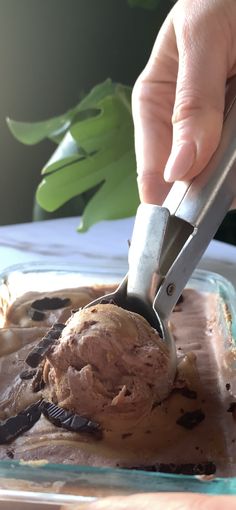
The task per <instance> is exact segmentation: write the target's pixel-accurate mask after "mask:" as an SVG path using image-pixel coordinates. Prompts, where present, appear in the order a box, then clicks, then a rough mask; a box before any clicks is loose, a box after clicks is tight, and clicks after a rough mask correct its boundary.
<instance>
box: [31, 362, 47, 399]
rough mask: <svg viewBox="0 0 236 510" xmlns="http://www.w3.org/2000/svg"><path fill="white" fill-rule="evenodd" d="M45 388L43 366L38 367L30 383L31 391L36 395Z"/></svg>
mask: <svg viewBox="0 0 236 510" xmlns="http://www.w3.org/2000/svg"><path fill="white" fill-rule="evenodd" d="M44 386H45V382H44V380H43V366H40V367H39V368H38V370H37V371H36V374H35V376H34V378H33V381H32V391H33V392H34V393H37V392H38V391H41V390H42V389H43V388H44Z"/></svg>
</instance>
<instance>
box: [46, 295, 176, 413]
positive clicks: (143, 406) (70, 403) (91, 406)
mask: <svg viewBox="0 0 236 510" xmlns="http://www.w3.org/2000/svg"><path fill="white" fill-rule="evenodd" d="M169 366H170V363H169V351H168V349H167V347H166V345H165V343H164V342H163V340H162V339H161V338H160V336H159V334H158V333H157V331H156V330H154V329H153V328H152V327H151V326H150V325H149V323H148V322H147V321H146V320H145V319H144V318H143V317H141V316H140V315H138V314H136V313H133V312H129V311H127V310H124V309H122V308H119V307H117V306H116V305H113V304H100V305H96V306H92V307H90V308H86V309H82V310H80V311H78V312H76V313H74V314H73V315H72V317H71V318H70V319H69V320H68V322H67V325H66V327H65V328H64V330H63V331H62V334H61V337H60V339H59V340H58V341H57V343H56V345H55V346H54V348H53V349H52V350H51V351H50V353H49V354H48V356H47V360H46V363H45V367H44V379H45V383H46V387H45V390H44V392H45V394H46V396H47V398H48V399H49V400H52V401H53V402H54V403H57V404H59V405H60V406H62V407H64V408H66V409H70V410H73V411H74V412H77V413H78V414H80V415H81V416H87V417H89V418H97V417H98V416H101V415H102V416H103V415H104V414H107V413H109V415H111V414H113V415H114V413H115V414H117V413H119V415H120V414H121V413H122V414H124V415H127V413H128V416H129V417H130V416H134V417H137V418H140V417H142V416H143V415H144V414H146V413H149V412H150V410H151V409H152V407H153V406H154V405H155V404H157V403H159V402H160V401H162V400H163V399H164V398H165V397H166V396H167V395H168V394H169V392H170V391H171V388H172V377H171V374H170V372H169V370H170V369H169Z"/></svg>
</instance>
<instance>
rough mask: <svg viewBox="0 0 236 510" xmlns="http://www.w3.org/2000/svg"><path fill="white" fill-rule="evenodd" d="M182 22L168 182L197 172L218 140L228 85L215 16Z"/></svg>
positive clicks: (209, 156) (167, 171)
mask: <svg viewBox="0 0 236 510" xmlns="http://www.w3.org/2000/svg"><path fill="white" fill-rule="evenodd" d="M200 21H201V23H200V22H199V21H198V20H194V21H192V25H191V23H190V22H189V23H188V21H186V18H185V20H184V23H183V24H182V26H181V23H179V20H178V19H177V20H176V19H175V22H176V23H177V26H178V28H176V27H174V28H175V31H176V43H177V49H178V54H179V67H178V75H177V83H176V97H175V102H174V109H173V117H172V124H173V138H172V149H171V152H170V156H169V159H168V161H167V164H166V167H165V171H164V178H165V180H166V181H167V182H173V181H175V180H181V179H183V178H184V179H186V180H188V179H190V178H192V177H194V176H195V175H197V174H198V173H200V172H201V171H202V170H203V169H204V167H205V166H206V164H207V163H208V161H209V160H210V158H211V156H212V154H213V153H214V151H215V150H216V148H217V145H218V143H219V140H220V136H221V130H222V124H223V112H224V99H225V83H226V75H227V73H226V64H225V62H226V55H225V53H226V48H225V43H224V44H223V43H222V37H221V36H219V38H217V34H216V32H217V31H216V28H215V26H214V19H213V21H211V25H210V27H209V28H208V29H207V27H205V26H204V25H205V21H204V22H202V20H200Z"/></svg>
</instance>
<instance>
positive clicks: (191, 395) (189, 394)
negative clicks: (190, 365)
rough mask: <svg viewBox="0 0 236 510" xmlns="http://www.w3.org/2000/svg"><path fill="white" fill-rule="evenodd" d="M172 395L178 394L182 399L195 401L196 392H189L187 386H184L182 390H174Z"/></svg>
mask: <svg viewBox="0 0 236 510" xmlns="http://www.w3.org/2000/svg"><path fill="white" fill-rule="evenodd" d="M173 392H174V393H180V394H181V395H183V397H186V398H190V399H191V400H196V398H197V392H196V391H195V390H190V388H188V386H184V387H183V388H174V390H173Z"/></svg>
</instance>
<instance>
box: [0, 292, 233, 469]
mask: <svg viewBox="0 0 236 510" xmlns="http://www.w3.org/2000/svg"><path fill="white" fill-rule="evenodd" d="M109 290H110V289H109ZM80 292H81V289H80V290H79V293H80ZM99 292H100V295H102V294H103V293H104V289H102V288H100V289H95V288H94V289H92V290H91V291H89V292H87V291H84V288H83V291H82V295H83V302H82V304H81V305H80V303H79V300H78V299H77V298H76V297H75V289H73V292H71V293H70V289H69V290H65V291H63V290H62V291H60V292H59V293H58V292H57V293H55V292H54V293H51V294H47V295H45V294H44V293H42V295H39V294H36V293H32V294H31V296H30V298H29V294H27V295H26V296H25V297H24V296H22V298H20V299H19V300H17V301H16V302H15V303H13V304H12V305H11V307H10V308H9V310H8V313H7V316H6V321H5V324H4V327H3V328H2V330H0V340H1V341H0V353H1V357H0V418H1V420H5V419H8V418H9V417H11V416H12V415H14V414H17V413H19V412H21V411H23V410H24V409H25V408H26V407H27V406H32V404H34V403H36V402H38V401H40V400H41V399H44V400H45V401H47V402H49V403H50V402H53V406H52V408H53V412H54V414H55V415H56V416H57V412H59V413H61V410H63V409H64V410H65V411H66V412H69V413H73V412H74V413H76V414H78V415H79V416H81V417H82V418H83V419H88V420H93V422H95V423H98V424H99V426H100V427H101V430H102V438H98V437H95V435H93V434H90V435H89V434H87V433H83V432H80V431H79V432H72V431H71V430H68V429H66V428H63V427H57V426H55V424H54V423H53V422H51V421H49V420H48V419H47V416H46V414H43V413H42V414H41V417H40V419H39V420H38V421H37V422H36V423H35V424H33V426H32V427H31V428H30V429H29V430H27V431H26V432H24V433H23V434H21V435H19V436H18V437H16V439H14V440H13V441H11V442H10V443H9V444H5V445H4V444H2V445H1V446H0V458H1V459H8V458H9V457H10V458H14V459H24V460H39V459H48V460H49V461H51V462H59V463H73V464H84V465H92V466H119V467H142V468H144V469H146V468H149V467H150V466H151V469H152V468H153V469H155V466H158V468H157V469H158V470H162V469H164V470H168V469H171V470H173V472H175V471H174V470H175V469H176V472H186V469H189V466H193V468H191V469H193V472H201V469H202V472H204V473H207V474H210V472H209V469H210V470H211V472H213V468H212V466H213V465H216V467H217V475H224V476H227V475H231V474H235V472H236V428H235V427H236V426H235V419H234V406H233V402H234V401H235V398H234V396H233V395H232V394H231V393H230V391H231V389H230V382H231V378H230V371H227V356H225V350H224V341H225V330H223V329H222V327H221V324H222V321H219V297H218V296H217V295H216V294H211V293H201V292H198V291H195V290H193V289H187V290H185V291H184V293H183V302H182V303H180V304H178V306H176V308H175V310H174V312H173V313H172V316H171V324H170V325H171V328H172V332H173V335H174V337H175V340H176V347H177V352H178V374H177V378H176V380H175V384H174V388H173V390H172V391H171V393H170V395H169V396H168V398H166V399H164V400H163V398H162V397H161V392H163V393H164V391H166V389H167V388H168V379H165V380H162V378H161V377H159V375H160V374H162V373H164V371H165V366H166V363H167V360H168V354H167V353H166V351H165V346H164V344H163V342H162V340H160V338H159V336H158V334H157V333H156V332H154V331H153V330H152V328H150V326H149V325H148V324H147V323H146V322H145V320H144V319H142V318H140V317H139V316H136V315H135V314H130V313H129V312H125V311H123V310H119V311H118V309H117V308H116V307H115V306H114V305H99V307H100V306H101V307H102V308H101V309H100V308H99V307H98V308H97V307H95V308H93V307H91V308H90V309H88V310H87V309H86V310H85V309H83V310H81V311H77V312H75V313H73V314H72V316H71V319H69V317H70V314H71V311H72V310H73V309H75V308H76V309H78V308H79V307H80V306H84V305H85V304H86V302H85V301H86V299H85V294H87V302H90V301H91V295H92V294H93V296H94V298H96V297H97V295H98V293H99ZM95 294H97V295H95ZM45 297H48V298H55V297H60V298H61V299H62V301H63V300H64V299H70V300H71V302H70V304H69V303H68V302H67V301H63V304H64V305H65V306H64V308H58V309H55V310H46V311H45V310H39V311H42V312H43V313H45V317H44V318H43V319H42V318H41V320H38V321H35V320H33V319H32V318H31V317H30V315H29V309H31V308H32V306H31V305H32V303H34V305H35V301H36V305H37V306H38V301H40V300H41V298H42V300H45ZM75 302H76V305H75ZM43 303H44V304H43V306H45V303H46V305H47V306H48V304H50V301H44V302H43ZM56 304H61V303H60V301H58V302H56ZM220 307H221V312H222V310H223V308H222V305H220ZM93 309H95V312H94V311H93ZM105 310H107V311H109V313H106V312H105ZM53 314H54V322H55V321H56V322H60V323H63V324H64V323H65V327H62V329H61V334H60V336H59V338H57V339H56V341H55V343H52V346H51V348H50V349H49V350H48V351H47V352H46V353H45V355H44V357H43V359H42V360H41V361H40V363H39V365H38V366H36V367H35V368H31V367H27V365H26V363H25V360H26V359H27V357H28V355H29V353H30V352H31V351H32V348H33V347H37V346H38V345H39V344H40V342H41V341H42V340H41V339H42V337H45V335H48V328H49V327H50V326H51V325H52V316H53ZM68 319H69V320H68ZM66 321H68V322H66ZM149 356H150V358H149ZM151 365H152V366H151ZM162 371H163V372H162ZM165 373H166V372H165ZM168 391H169V388H168ZM163 393H162V395H163ZM57 406H59V411H57ZM48 409H49V410H50V405H49V407H48ZM229 409H231V411H230V412H228V410H229ZM62 414H63V413H62ZM65 416H68V415H65ZM70 419H72V420H73V416H71V415H70ZM93 422H92V423H93ZM167 464H169V466H170V468H167ZM163 466H164V467H163ZM194 466H195V467H194ZM199 466H202V468H201V469H200V468H199ZM199 469H200V471H198V470H199ZM194 470H195V471H194ZM196 470H197V471H196Z"/></svg>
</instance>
